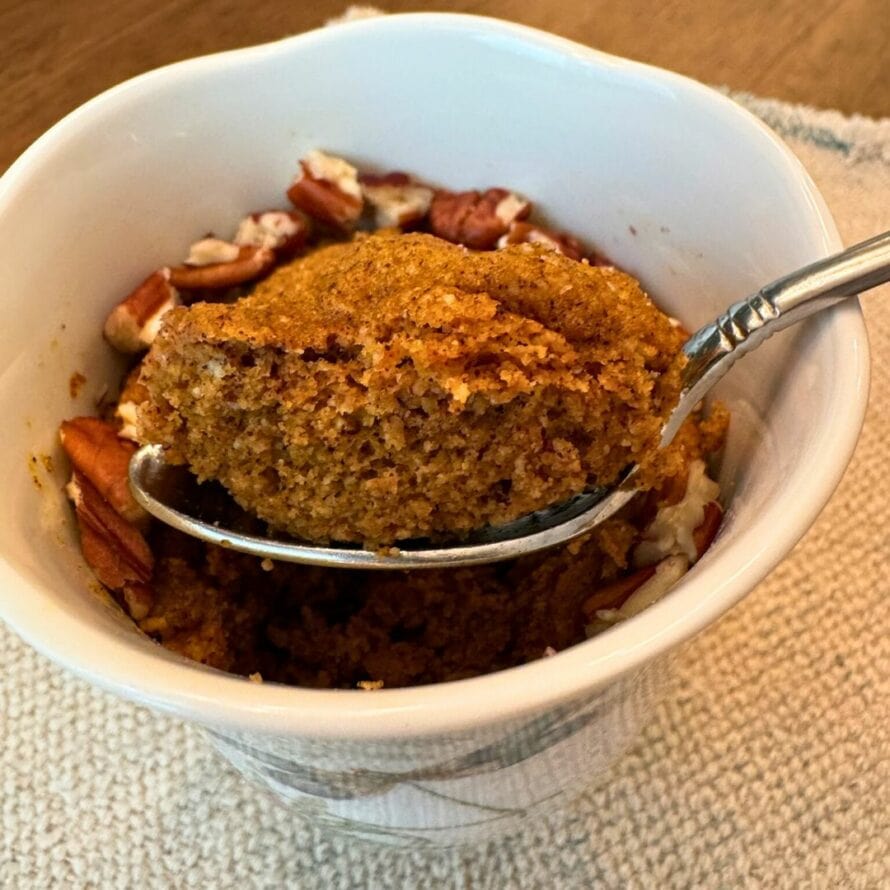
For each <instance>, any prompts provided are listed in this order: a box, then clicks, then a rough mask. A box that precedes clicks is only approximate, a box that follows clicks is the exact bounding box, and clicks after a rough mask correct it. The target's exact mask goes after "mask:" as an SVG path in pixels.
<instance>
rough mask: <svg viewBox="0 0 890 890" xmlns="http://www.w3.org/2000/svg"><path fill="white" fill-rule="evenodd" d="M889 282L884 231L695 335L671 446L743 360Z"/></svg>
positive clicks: (671, 423) (889, 241)
mask: <svg viewBox="0 0 890 890" xmlns="http://www.w3.org/2000/svg"><path fill="white" fill-rule="evenodd" d="M887 281H890V232H884V233H883V234H882V235H877V236H875V237H874V238H870V239H869V240H868V241H863V242H862V243H861V244H856V245H854V246H853V247H849V248H847V250H844V251H842V252H841V253H837V254H834V255H833V256H830V257H826V258H825V259H823V260H817V261H816V262H815V263H811V264H810V265H809V266H805V267H804V268H803V269H799V270H798V271H797V272H792V273H791V274H790V275H786V276H784V277H783V278H779V279H777V280H776V281H774V282H772V283H771V284H768V285H766V286H765V287H762V288H761V289H760V290H759V291H757V293H756V294H754V295H753V296H750V297H748V298H747V299H744V300H740V301H739V302H738V303H733V304H732V306H730V307H729V308H728V309H727V310H726V311H725V312H723V313H722V314H721V315H720V316H719V317H718V318H716V319H715V320H714V321H712V322H710V323H709V324H706V325H705V326H704V327H703V328H700V329H699V330H698V331H696V332H695V333H694V334H693V335H692V336H691V337H690V338H689V340H687V342H686V344H685V346H684V347H683V351H684V352H685V353H686V356H687V358H688V362H687V364H686V367H685V368H684V369H683V388H682V391H681V395H680V401H679V402H678V403H677V407H676V408H675V409H674V412H673V414H672V415H671V416H670V418H669V420H668V422H667V423H666V424H665V428H664V431H663V433H662V444H663V445H667V444H668V442H670V441H671V439H673V437H674V434H675V433H676V432H677V430H678V429H679V428H680V424H681V423H682V422H683V420H684V419H685V418H686V416H687V415H688V414H689V412H690V411H691V410H692V409H693V408H694V407H695V406H696V405H697V404H698V402H699V401H700V400H701V399H702V397H703V396H704V395H705V393H707V392H708V390H709V389H711V387H712V386H714V384H716V383H717V381H718V380H720V379H721V378H722V377H723V375H724V374H726V372H727V371H728V370H729V369H730V368H731V367H732V366H733V365H734V364H735V363H736V362H737V361H738V360H739V359H740V358H741V357H742V356H743V355H747V354H748V353H749V352H751V351H752V350H753V349H756V348H757V347H758V346H760V344H761V343H763V342H764V341H765V340H766V339H768V338H769V337H771V336H772V335H773V334H775V333H778V332H779V331H781V330H784V329H785V328H787V327H789V326H790V325H793V324H796V323H797V322H798V321H801V320H802V319H804V318H806V317H807V316H809V315H812V314H813V313H814V312H818V311H819V310H820V309H826V308H828V307H829V306H833V305H834V304H835V303H839V302H840V301H841V300H843V299H845V298H847V297H852V296H855V295H856V294H858V293H859V292H860V291H864V290H868V289H869V288H872V287H877V286H878V285H879V284H884V283H885V282H887Z"/></svg>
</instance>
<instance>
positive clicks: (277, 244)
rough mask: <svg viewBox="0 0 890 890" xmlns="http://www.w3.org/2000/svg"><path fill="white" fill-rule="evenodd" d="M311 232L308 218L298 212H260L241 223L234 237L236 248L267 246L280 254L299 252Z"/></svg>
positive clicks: (246, 217) (286, 254)
mask: <svg viewBox="0 0 890 890" xmlns="http://www.w3.org/2000/svg"><path fill="white" fill-rule="evenodd" d="M311 230H312V226H311V223H310V222H309V218H308V217H307V216H306V215H305V214H304V213H300V211H299V210H263V211H261V212H260V213H251V214H250V215H249V216H245V217H244V219H242V220H241V223H240V225H239V226H238V231H237V233H236V234H235V244H237V245H238V246H239V247H268V248H269V249H270V250H274V251H275V252H276V253H278V254H279V255H284V256H290V255H291V254H294V253H296V252H297V251H298V250H300V249H301V248H302V247H303V246H304V245H305V244H306V241H307V239H308V238H309V234H310V232H311Z"/></svg>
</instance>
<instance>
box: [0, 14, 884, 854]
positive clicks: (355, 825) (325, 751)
mask: <svg viewBox="0 0 890 890" xmlns="http://www.w3.org/2000/svg"><path fill="white" fill-rule="evenodd" d="M311 147H321V148H325V149H328V150H330V151H332V152H335V153H340V154H344V155H347V156H349V157H350V158H352V159H354V160H356V161H358V162H360V163H362V164H365V165H375V166H378V167H380V168H382V169H405V170H411V171H414V172H416V173H418V174H419V175H421V176H424V177H426V178H429V179H431V180H434V181H438V182H440V183H443V184H446V185H450V186H454V187H457V186H464V187H471V186H489V185H501V184H503V185H507V186H509V187H512V188H515V189H517V190H519V191H521V192H524V193H525V194H527V195H529V196H530V197H532V198H533V199H535V201H536V203H537V206H538V207H539V208H540V209H542V210H543V211H544V212H545V213H546V214H547V216H548V217H549V218H550V219H551V220H552V221H553V222H555V223H558V225H559V226H560V227H561V228H565V229H566V230H568V231H571V232H574V233H577V234H579V235H580V236H582V237H584V238H585V239H587V240H589V241H590V242H591V243H594V244H596V245H598V246H599V247H600V248H601V249H602V250H603V251H604V252H605V253H606V254H608V255H609V256H610V257H612V258H613V259H614V260H615V261H616V262H618V263H619V264H621V265H623V266H624V267H626V268H628V269H629V270H631V271H633V272H634V273H636V274H637V275H638V276H639V277H640V278H641V279H642V280H643V282H644V284H645V285H646V286H647V288H648V289H649V290H650V291H651V293H652V294H653V295H655V296H656V298H657V299H658V300H659V301H660V302H661V303H662V305H663V306H665V307H666V308H667V309H668V310H669V311H670V312H672V313H673V314H675V315H677V316H679V317H680V318H682V319H683V320H684V321H685V322H686V323H687V325H693V326H694V325H697V324H699V323H701V322H704V321H706V320H707V319H708V318H709V317H711V316H712V315H714V314H716V312H717V311H718V310H719V309H721V308H722V307H724V306H725V305H726V304H727V303H728V302H730V301H731V300H733V299H736V298H739V297H741V296H744V295H745V294H746V293H748V292H750V291H752V290H754V289H756V288H757V287H758V286H760V285H761V284H763V283H765V282H766V281H768V280H770V279H771V278H773V277H775V276H777V275H779V274H780V273H783V272H785V271H788V270H791V269H793V268H795V267H797V266H799V265H801V264H803V263H804V262H806V261H807V260H810V259H813V258H815V257H818V256H821V255H824V254H826V253H828V252H830V251H832V250H833V249H835V248H837V247H838V246H839V240H838V235H837V232H836V230H835V227H834V224H833V222H832V220H831V217H830V215H829V213H828V211H827V210H826V208H825V205H824V203H823V201H822V198H821V197H820V195H819V194H818V192H817V191H816V189H815V187H814V186H813V183H812V182H811V181H810V179H809V178H808V176H807V174H806V173H805V171H804V170H803V168H802V167H801V166H800V164H799V163H798V162H797V161H796V160H795V158H794V157H793V156H792V155H791V153H790V152H789V151H788V149H787V148H786V147H785V146H784V145H783V144H782V143H781V142H780V141H779V140H778V139H777V138H776V137H775V136H774V135H773V134H772V133H771V132H770V131H769V130H768V129H766V127H764V126H763V125H762V124H760V123H759V122H758V121H757V120H756V119H755V118H753V117H752V116H751V115H750V114H748V113H747V112H745V111H744V110H742V109H741V108H739V107H738V106H736V105H735V104H733V103H732V102H731V101H730V100H728V99H726V98H725V97H723V96H721V95H719V94H717V93H715V92H713V91H711V90H709V89H707V88H705V87H703V86H701V85H699V84H697V83H694V82H692V81H690V80H687V79H685V78H682V77H679V76H677V75H675V74H671V73H668V72H665V71H661V70H658V69H655V68H651V67H647V66H644V65H640V64H636V63H633V62H628V61H624V60H621V59H616V58H613V57H610V56H606V55H603V54H601V53H597V52H594V51H592V50H589V49H587V48H585V47H582V46H579V45H577V44H574V43H570V42H568V41H565V40H561V39H559V38H556V37H553V36H550V35H547V34H543V33H540V32H537V31H533V30H530V29H528V28H523V27H520V26H517V25H512V24H508V23H504V22H499V21H494V20H491V19H484V18H475V17H470V16H458V15H440V14H419V15H405V16H391V17H386V18H380V19H372V20H367V21H361V22H355V23H351V24H347V25H341V26H337V27H335V28H330V29H326V30H323V31H315V32H311V33H308V34H303V35H300V36H298V37H294V38H290V39H288V40H284V41H281V42H278V43H273V44H269V45H266V46H260V47H256V48H253V49H247V50H241V51H237V52H231V53H225V54H221V55H216V56H210V57H206V58H201V59H195V60H193V61H189V62H184V63H182V64H179V65H174V66H171V67H169V68H164V69H162V70H159V71H155V72H152V73H150V74H147V75H144V76H142V77H138V78H136V79H134V80H132V81H129V82H127V83H125V84H122V85H121V86H119V87H116V88H115V89H113V90H110V91H109V92H107V93H105V94H103V95H102V96H99V97H98V98H97V99H94V100H93V101H91V102H89V103H87V104H86V105H85V106H83V107H82V108H80V109H78V110H77V111H75V112H74V113H72V114H71V115H69V116H68V117H67V118H65V119H64V120H63V121H61V122H60V123H59V124H57V125H56V126H55V127H53V128H52V129H51V130H50V131H49V132H48V133H47V134H46V135H45V136H43V137H42V138H41V139H39V140H38V141H37V142H36V143H35V144H34V145H33V146H32V147H31V148H30V149H29V150H28V151H27V152H25V154H24V155H23V156H22V157H21V158H20V159H19V160H18V161H17V162H16V163H15V164H14V165H13V166H12V168H10V170H9V171H8V172H7V173H6V175H5V176H4V177H3V179H2V180H0V282H2V285H0V287H2V291H0V293H2V301H0V319H2V323H0V411H2V416H4V417H5V418H6V421H5V422H4V424H3V435H2V440H0V458H2V463H3V466H5V467H6V471H5V486H4V497H3V498H2V503H0V554H2V558H0V616H2V618H3V619H4V620H5V621H6V622H8V623H9V625H10V626H11V627H13V628H14V629H15V630H16V631H17V632H18V633H19V634H21V636H22V637H23V638H24V639H25V640H27V641H28V642H29V643H31V644H32V645H33V646H35V647H36V648H37V649H39V650H40V651H41V652H44V653H45V654H46V655H48V656H49V657H51V658H53V659H54V660H56V661H58V662H59V663H60V664H62V665H64V666H65V667H67V668H68V669H70V670H71V671H73V672H74V673H76V674H78V675H79V676H81V677H84V678H86V679H88V680H89V681H91V682H93V683H96V684H97V685H99V686H101V687H103V688H105V689H108V690H111V691H113V692H115V693H117V694H120V695H123V696H126V697H128V698H131V699H132V700H134V701H136V702H139V703H141V704H144V705H148V706H150V707H153V708H157V709H159V710H163V711H166V712H168V713H171V714H174V715H176V716H178V717H180V718H183V719H185V720H190V721H193V722H195V723H198V724H201V725H203V726H206V727H208V728H209V729H210V731H211V735H212V737H213V738H214V739H215V741H216V743H217V744H218V746H219V747H220V748H221V750H222V751H223V752H224V753H225V754H226V755H227V756H228V757H230V758H231V759H232V760H233V762H235V764H236V765H237V766H238V767H239V768H240V769H242V770H243V771H244V772H245V773H247V774H249V775H252V776H254V777H255V778H257V779H258V780H259V781H261V782H262V783H264V784H266V785H268V786H271V787H272V788H274V789H275V790H277V791H278V792H279V793H280V794H282V795H283V796H284V797H286V798H288V799H289V800H291V801H293V804H294V806H295V807H296V808H297V809H298V810H299V811H302V812H304V813H306V814H308V815H309V816H310V817H311V818H313V819H314V820H316V821H318V822H321V823H325V824H331V825H336V826H340V827H344V828H347V829H348V830H351V831H353V832H354V833H356V834H361V835H362V836H365V837H373V838H377V839H380V840H384V841H388V842H392V843H399V844H407V845H416V844H428V843H451V842H455V841H461V840H466V839H472V838H477V837H480V836H483V835H484V834H486V833H491V832H493V831H503V830H505V829H508V828H511V827H513V826H515V824H516V821H517V819H519V818H521V817H523V816H524V815H525V814H526V813H529V812H536V811H540V810H542V809H544V808H546V807H548V806H553V805H557V804H558V803H559V802H560V801H562V800H564V799H565V797H566V795H568V794H570V793H571V792H572V791H573V790H574V789H577V788H579V787H583V783H585V782H587V781H589V780H590V779H591V778H592V777H594V776H595V775H596V774H597V773H598V772H600V771H602V770H603V769H605V768H606V767H607V766H608V765H609V763H610V762H611V761H612V760H613V759H614V758H615V756H617V754H618V753H619V752H620V751H621V750H622V749H623V748H624V747H625V746H626V745H627V744H628V743H629V742H630V741H631V740H632V739H633V738H634V735H635V733H636V731H637V728H638V727H639V726H640V725H641V723H642V722H643V721H644V720H645V719H646V715H647V713H648V712H649V710H650V708H651V706H652V703H653V701H654V699H655V695H656V691H657V688H658V686H659V684H660V680H661V679H662V677H663V672H664V661H665V660H664V658H662V657H661V656H663V655H665V654H666V653H667V652H668V651H669V650H670V649H672V648H673V647H675V646H677V645H678V644H679V643H681V642H682V641H683V640H686V639H688V638H689V637H690V636H692V635H693V634H695V633H697V632H698V631H700V630H701V629H702V628H704V627H706V626H707V625H708V624H709V623H710V622H712V621H713V620H714V619H715V618H717V617H718V616H719V615H720V614H721V613H723V612H725V611H726V610H727V609H728V608H729V607H730V606H732V605H733V603H735V602H737V601H738V600H739V599H740V598H741V597H742V596H743V595H744V594H746V593H747V592H748V591H750V590H751V589H752V588H753V587H754V586H755V585H756V584H757V583H758V582H759V581H760V580H761V579H762V578H763V577H764V576H765V575H766V574H767V572H769V571H770V569H771V568H772V567H773V566H775V565H776V563H777V562H779V560H781V559H782V558H783V557H784V556H785V555H786V554H787V553H788V552H789V550H790V549H791V548H792V547H793V546H794V544H795V542H796V541H797V540H798V539H799V538H800V536H801V535H802V534H803V533H804V532H805V531H806V530H807V528H808V527H809V526H810V524H811V523H812V522H813V520H814V518H815V517H816V515H817V514H818V512H819V511H820V509H821V508H822V506H823V505H824V504H825V502H826V500H827V499H828V497H829V496H830V494H831V492H832V491H833V489H834V487H835V485H836V483H837V481H838V479H839V477H840V475H841V473H842V471H843V469H844V467H845V466H846V464H847V461H848V459H849V457H850V454H851V452H852V449H853V446H854V444H855V441H856V437H857V435H858V432H859V428H860V424H861V421H862V417H863V413H864V409H865V403H866V395H867V376H868V374H867V371H868V350H867V342H866V336H865V330H864V327H863V322H862V318H861V315H860V312H859V308H858V306H856V305H855V303H849V304H847V305H845V306H843V307H840V308H837V309H835V310H833V311H832V312H830V313H827V314H823V315H822V316H820V317H817V318H814V319H813V320H811V321H809V322H808V323H807V324H806V325H805V326H803V327H801V328H799V329H796V330H791V331H788V332H786V333H785V334H782V335H780V336H779V337H777V338H775V339H774V341H772V342H771V343H769V344H767V345H766V346H765V347H763V348H762V349H761V350H759V351H758V352H757V353H756V354H754V355H752V356H751V357H750V358H748V359H746V360H745V361H744V362H742V363H741V364H740V365H739V366H738V367H737V368H735V369H734V371H733V373H732V374H731V375H730V377H729V378H728V379H727V380H726V381H725V382H724V385H723V386H722V389H721V393H720V394H721V397H722V398H723V399H724V400H725V401H727V402H728V403H729V405H730V407H731V409H732V411H733V425H732V431H731V436H730V444H729V448H728V452H727V455H726V459H725V462H724V468H723V477H724V478H723V483H724V485H725V488H726V491H727V492H729V508H728V511H727V517H726V522H725V525H724V527H723V529H722V531H721V534H720V536H719V538H718V540H717V542H716V543H715V544H714V546H713V548H712V549H711V551H709V553H708V554H707V556H706V557H705V558H704V559H703V560H702V561H701V562H700V563H699V564H698V565H697V566H696V567H695V568H694V569H693V570H692V571H691V572H690V573H689V575H688V576H687V577H686V578H684V579H683V581H682V582H681V583H680V584H679V585H678V586H677V587H676V589H675V590H674V591H673V592H672V593H671V594H670V595H668V596H667V597H666V598H665V599H664V600H663V601H661V602H660V603H658V604H656V605H655V606H653V607H652V608H651V609H649V610H648V611H646V612H645V613H643V614H642V615H640V616H638V617H636V618H634V619H632V620H631V621H628V622H627V623H625V624H622V625H620V626H618V627H616V628H614V629H613V630H610V631H609V632H608V633H605V634H603V635H602V636H599V637H597V638H596V639H593V640H590V641H588V642H586V643H584V644H581V645H578V646H575V647H574V648H572V649H570V650H568V651H565V652H562V653H560V654H559V655H557V656H555V657H552V658H548V659H544V660H541V661H538V662H535V663H533V664H529V665H526V666H524V667H520V668H515V669H512V670H508V671H502V672H500V673H497V674H493V675H490V676H486V677H481V678H477V679H473V680H466V681H461V682H456V683H447V684H441V685H437V686H429V687H419V688H413V689H396V690H382V691H379V692H374V693H366V692H360V691H312V690H305V689H296V688H289V687H285V686H277V685H274V684H262V685H258V684H254V683H250V682H247V681H246V680H242V679H240V678H237V677H233V676H229V675H225V674H222V673H219V672H217V671H213V670H209V669H205V668H202V667H200V666H199V665H196V664H193V663H190V662H187V661H185V660H183V659H181V658H179V657H177V656H175V655H173V654H172V653H170V652H167V651H166V650H163V649H161V648H160V647H158V646H156V645H155V644H153V643H152V642H151V641H149V640H147V639H145V638H144V637H142V636H140V635H139V634H138V633H136V632H135V631H134V630H133V628H132V627H131V626H130V624H129V623H128V622H127V621H126V620H125V619H123V618H122V616H121V615H120V613H119V612H118V610H117V609H116V608H115V607H113V606H111V605H110V604H109V603H108V602H107V600H105V599H103V598H102V597H101V596H100V595H97V594H96V593H95V591H94V587H93V586H92V585H91V583H90V576H89V573H88V572H87V571H86V569H85V568H84V566H83V564H82V561H81V559H80V556H79V552H78V548H77V544H76V538H75V534H74V531H73V529H72V526H71V522H70V516H69V514H68V511H67V508H66V505H65V503H64V497H63V494H62V491H61V486H62V484H63V483H64V481H65V478H64V477H65V468H64V462H63V460H61V459H60V457H59V455H58V454H57V450H56V445H55V441H56V429H57V426H58V422H59V421H60V420H61V419H62V418H65V417H68V416H72V415H74V414H76V413H84V412H89V411H91V409H92V406H93V405H94V402H95V399H96V398H97V396H98V395H99V393H100V392H101V390H102V388H103V387H104V386H105V385H106V384H111V383H112V382H113V381H114V380H115V375H116V374H117V373H118V371H119V365H118V364H117V362H116V360H115V359H114V357H113V356H111V354H110V350H109V349H108V347H107V346H106V345H105V344H104V342H103V341H102V338H101V335H100V332H101V323H102V320H103V318H104V316H105V314H106V313H107V311H108V309H109V308H110V307H111V306H112V305H113V304H114V303H115V302H116V301H117V300H118V299H119V298H120V297H121V295H122V294H124V293H126V292H127V291H129V290H130V289H131V288H132V287H133V286H134V285H135V284H136V283H138V281H139V280H140V279H141V277H143V276H144V275H145V274H147V272H148V271H150V270H151V269H153V268H155V267H157V266H159V265H161V264H163V263H167V262H170V261H171V259H172V260H175V259H176V258H178V257H179V256H180V255H181V254H182V253H183V250H184V247H185V246H186V245H187V244H188V243H190V242H191V241H193V240H195V238H197V237H199V236H201V235H202V234H203V233H205V232H206V231H207V230H208V229H214V230H216V231H218V232H221V233H227V232H228V231H229V230H230V229H231V227H232V226H233V224H234V223H235V221H236V220H238V219H239V218H240V217H241V216H242V215H243V214H244V213H245V212H248V211H251V210H254V209H257V208H265V207H273V206H276V205H278V206H280V205H282V204H284V203H285V201H284V195H283V189H284V188H285V187H286V185H287V183H288V182H289V180H290V178H291V176H292V174H293V172H294V169H295V164H296V160H297V158H298V157H299V156H300V155H301V154H302V153H304V152H305V151H306V150H307V149H309V148H311ZM74 371H82V372H83V373H85V374H86V376H87V378H88V384H87V386H86V387H85V388H84V390H83V392H82V393H81V395H79V396H78V397H77V398H75V399H74V400H72V399H71V397H70V396H69V393H68V386H67V381H68V377H69V375H70V374H71V373H72V372H74ZM45 455H50V456H51V457H53V458H54V460H53V461H52V464H53V465H52V466H50V463H49V462H47V461H45V460H43V457H44V456H45ZM32 458H34V459H32Z"/></svg>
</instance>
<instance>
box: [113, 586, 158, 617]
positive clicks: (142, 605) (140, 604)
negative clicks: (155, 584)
mask: <svg viewBox="0 0 890 890" xmlns="http://www.w3.org/2000/svg"><path fill="white" fill-rule="evenodd" d="M121 593H122V595H123V600H124V605H126V607H127V611H128V612H129V613H130V617H131V618H132V619H133V620H134V621H142V619H143V618H147V617H148V613H149V612H150V611H151V607H152V605H153V604H154V591H153V590H152V589H151V587H150V586H149V585H148V584H143V583H142V582H141V581H128V582H127V583H126V584H124V588H123V590H122V591H121Z"/></svg>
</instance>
